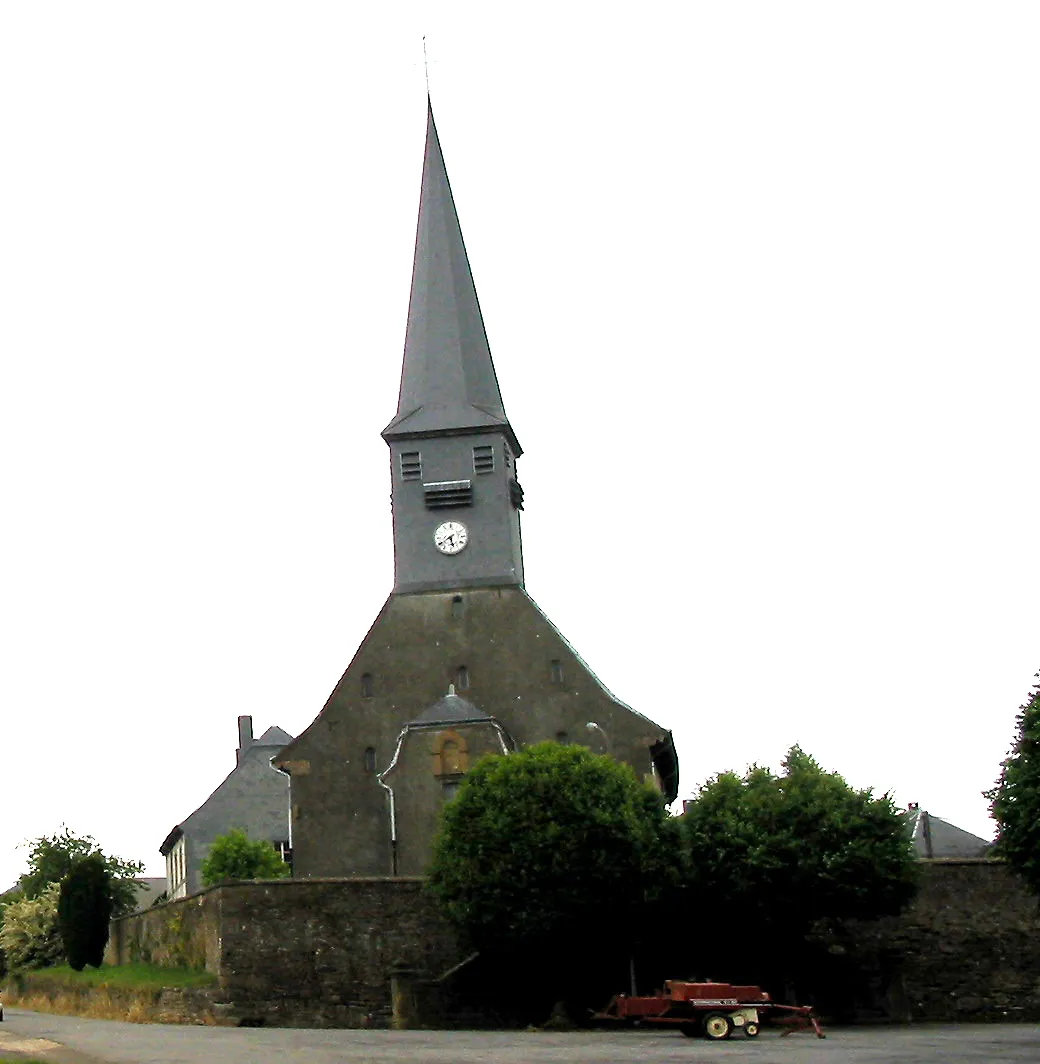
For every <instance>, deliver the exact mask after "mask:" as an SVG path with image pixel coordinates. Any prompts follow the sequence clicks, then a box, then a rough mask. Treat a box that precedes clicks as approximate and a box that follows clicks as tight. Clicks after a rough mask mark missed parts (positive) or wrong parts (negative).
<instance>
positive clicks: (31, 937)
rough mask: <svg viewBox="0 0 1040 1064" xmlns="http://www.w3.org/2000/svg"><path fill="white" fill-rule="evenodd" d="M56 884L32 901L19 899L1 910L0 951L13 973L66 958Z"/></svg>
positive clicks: (43, 966) (50, 885)
mask: <svg viewBox="0 0 1040 1064" xmlns="http://www.w3.org/2000/svg"><path fill="white" fill-rule="evenodd" d="M58 891H59V887H58V884H57V883H50V884H48V885H47V886H46V887H45V888H44V889H43V890H42V891H41V892H40V894H39V895H37V896H36V897H35V898H26V897H22V898H19V899H18V900H17V901H13V902H10V903H9V904H8V905H6V906H5V907H4V914H3V915H4V922H3V926H2V927H0V949H2V950H3V951H4V953H5V954H6V958H7V964H8V966H9V967H10V968H12V969H18V968H46V967H49V966H50V965H52V964H60V963H61V961H62V959H63V958H64V956H65V950H64V947H63V946H62V942H61V935H60V933H59V932H58Z"/></svg>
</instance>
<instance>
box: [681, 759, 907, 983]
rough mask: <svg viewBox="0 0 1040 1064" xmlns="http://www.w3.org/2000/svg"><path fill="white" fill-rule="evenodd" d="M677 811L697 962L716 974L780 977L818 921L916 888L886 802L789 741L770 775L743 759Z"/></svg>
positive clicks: (895, 906) (877, 907) (893, 905)
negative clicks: (722, 970) (743, 765)
mask: <svg viewBox="0 0 1040 1064" xmlns="http://www.w3.org/2000/svg"><path fill="white" fill-rule="evenodd" d="M682 819H683V834H684V836H685V839H686V844H687V847H688V856H689V868H690V873H689V876H690V878H689V891H690V897H689V912H690V913H691V915H692V917H693V919H694V921H695V924H694V927H695V930H696V932H697V938H696V942H697V945H696V950H697V959H698V960H699V961H700V962H701V963H702V965H711V966H712V967H714V968H715V970H716V971H718V965H720V964H722V965H728V966H729V967H728V969H727V970H729V971H730V972H732V971H733V967H734V966H736V967H739V968H740V969H741V970H740V971H739V972H737V973H736V974H737V977H739V978H745V977H748V976H754V977H759V976H760V974H761V975H762V977H763V978H765V973H766V972H767V970H768V969H771V971H770V972H769V975H770V976H771V977H772V978H774V979H775V978H776V977H777V975H778V972H779V971H780V970H783V971H784V972H785V976H784V978H786V974H788V973H790V972H793V971H796V970H797V968H798V966H799V958H800V957H801V956H802V955H803V954H804V952H805V942H806V936H807V935H808V933H809V931H810V930H811V929H812V928H813V926H814V925H815V924H817V922H818V921H821V920H841V919H846V918H850V917H853V918H862V919H873V918H875V917H879V916H883V915H889V914H895V913H898V912H899V911H900V910H901V909H903V908H904V907H905V906H906V905H907V904H908V903H909V902H910V900H911V899H912V898H913V896H914V893H915V891H916V886H917V877H918V863H917V860H916V857H915V854H914V852H913V849H912V846H911V843H910V838H909V834H908V832H907V829H906V825H905V823H904V821H903V819H902V817H901V816H900V814H899V812H898V811H897V810H896V808H895V806H894V804H893V803H892V801H891V799H890V798H889V797H888V796H887V795H884V796H882V797H879V798H876V797H874V796H873V794H872V793H871V791H870V790H856V789H855V788H852V787H850V786H849V785H848V784H847V783H846V782H845V780H844V779H843V778H842V777H841V776H840V775H838V774H837V773H836V772H826V771H824V770H823V769H822V768H821V767H820V766H819V765H818V764H817V763H816V762H815V761H814V760H813V759H812V758H811V757H810V756H809V755H808V754H806V753H804V752H803V751H802V750H801V749H800V748H799V747H797V746H795V747H792V749H791V750H790V751H789V752H788V754H787V757H786V758H785V759H784V762H783V772H782V774H780V775H775V774H774V773H773V772H772V771H771V770H769V769H768V768H762V767H759V766H752V767H751V768H750V769H749V770H748V772H747V773H746V774H745V775H744V776H742V777H741V776H738V775H737V774H736V773H734V772H723V773H721V774H720V775H718V776H715V777H714V778H713V779H711V780H709V781H708V782H707V783H706V784H704V786H702V787H701V789H700V791H699V793H698V794H697V796H696V798H695V799H694V800H693V801H692V802H688V803H687V805H686V812H685V815H684V816H683V818H682ZM703 914H710V915H709V916H708V918H706V919H705V918H704V917H703Z"/></svg>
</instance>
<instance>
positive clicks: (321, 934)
mask: <svg viewBox="0 0 1040 1064" xmlns="http://www.w3.org/2000/svg"><path fill="white" fill-rule="evenodd" d="M460 959H461V954H460V952H459V949H458V946H457V943H456V940H455V937H454V935H453V934H452V932H451V930H450V928H449V927H448V926H447V924H446V923H445V922H444V920H443V919H442V917H441V916H440V914H439V913H438V912H437V910H436V908H435V906H434V904H433V901H432V899H431V898H430V897H429V896H428V895H427V893H426V891H425V889H424V886H423V880H422V879H419V878H403V877H402V878H388V877H386V878H384V877H373V878H363V879H362V878H359V879H272V880H256V881H250V882H241V883H229V884H224V885H222V886H217V887H211V888H209V889H207V890H204V891H202V892H201V893H200V894H195V895H192V896H191V897H188V898H182V899H179V900H177V901H174V902H169V903H167V904H165V905H162V906H157V907H155V908H153V909H148V910H146V911H145V912H143V913H137V914H134V915H133V916H127V917H123V918H122V919H120V920H115V921H113V923H112V931H111V937H110V940H109V946H108V951H107V953H106V956H105V960H106V962H107V963H109V964H125V963H128V962H130V961H148V962H151V963H154V964H169V965H174V964H176V965H187V966H188V967H196V968H205V970H207V971H210V972H212V973H213V974H214V975H216V976H217V980H218V985H219V988H220V996H221V999H222V1000H223V1001H226V1002H228V1003H229V1009H230V1013H231V1016H232V1018H234V1019H235V1020H237V1022H239V1023H242V1024H260V1023H263V1024H267V1025H270V1026H307V1027H364V1026H379V1027H385V1026H388V1025H389V1024H390V1022H391V1013H392V995H391V973H392V972H393V971H394V970H395V969H407V970H410V971H414V972H417V973H421V974H422V975H423V976H426V977H436V976H438V975H440V974H441V973H442V972H444V971H446V970H447V969H449V968H451V967H452V966H453V965H455V964H457V963H458V961H459V960H460Z"/></svg>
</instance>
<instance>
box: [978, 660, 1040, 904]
mask: <svg viewBox="0 0 1040 1064" xmlns="http://www.w3.org/2000/svg"><path fill="white" fill-rule="evenodd" d="M1036 675H1037V677H1038V678H1040V672H1038V673H1037V674H1036ZM1018 708H1019V712H1018V716H1017V718H1016V723H1017V726H1018V734H1017V735H1016V737H1015V741H1014V744H1013V745H1012V747H1011V751H1010V752H1009V753H1008V756H1007V757H1006V758H1005V759H1004V762H1003V765H1002V768H1001V770H1000V778H999V779H998V780H997V783H996V786H994V787H993V788H992V790H989V791H987V792H986V797H987V798H988V799H989V801H990V812H991V813H992V814H993V819H994V820H996V822H997V828H998V830H997V843H996V846H995V848H994V852H995V853H997V854H999V855H1000V856H1001V857H1003V858H1004V859H1005V860H1006V861H1007V863H1008V864H1009V865H1011V867H1012V868H1014V869H1015V871H1017V872H1018V873H1019V874H1020V875H1021V876H1022V878H1023V879H1024V880H1025V881H1026V883H1027V884H1028V885H1029V888H1030V890H1032V891H1033V892H1034V893H1036V894H1040V682H1038V683H1036V684H1034V685H1033V689H1032V690H1031V691H1030V693H1029V697H1028V698H1027V699H1026V702H1025V704H1024V705H1022V706H1019V707H1018Z"/></svg>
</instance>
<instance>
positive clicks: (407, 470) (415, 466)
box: [401, 451, 422, 480]
mask: <svg viewBox="0 0 1040 1064" xmlns="http://www.w3.org/2000/svg"><path fill="white" fill-rule="evenodd" d="M421 477H422V454H421V453H420V452H419V451H402V452H401V479H402V480H419V479H420V478H421Z"/></svg>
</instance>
